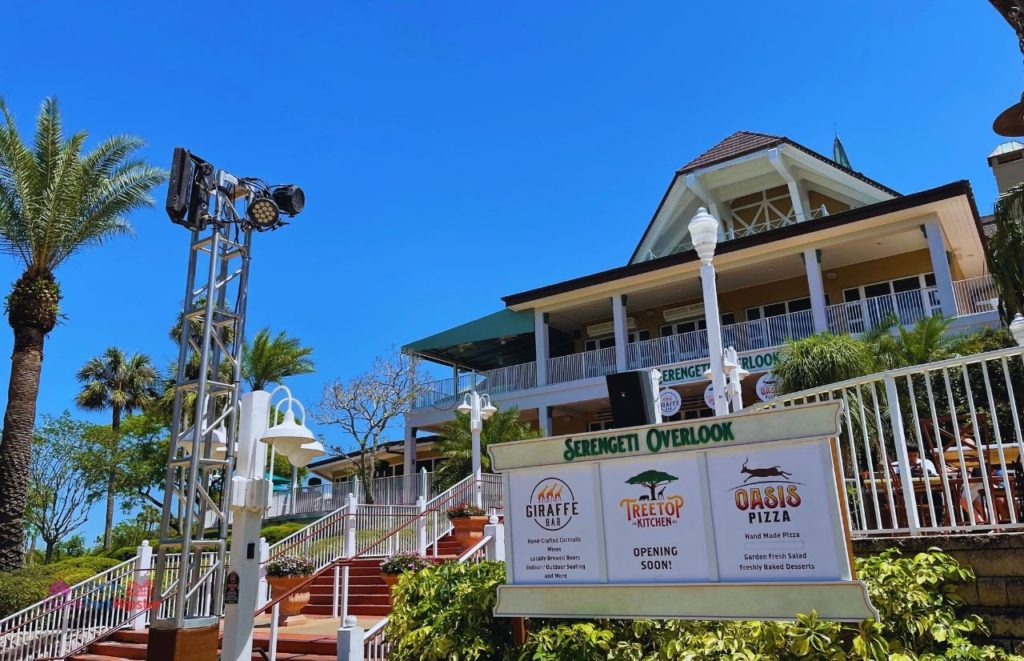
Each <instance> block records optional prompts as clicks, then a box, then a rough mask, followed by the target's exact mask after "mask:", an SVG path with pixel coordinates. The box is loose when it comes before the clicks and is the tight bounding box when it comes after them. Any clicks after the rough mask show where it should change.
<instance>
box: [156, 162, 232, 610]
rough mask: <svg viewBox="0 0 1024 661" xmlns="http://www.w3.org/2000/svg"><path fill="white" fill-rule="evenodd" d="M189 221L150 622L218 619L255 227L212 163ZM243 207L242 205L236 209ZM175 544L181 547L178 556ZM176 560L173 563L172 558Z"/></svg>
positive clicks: (226, 178)
mask: <svg viewBox="0 0 1024 661" xmlns="http://www.w3.org/2000/svg"><path fill="white" fill-rule="evenodd" d="M216 183H217V185H216V187H215V189H214V191H213V198H214V204H213V205H212V208H211V210H210V211H211V213H210V215H209V216H208V217H207V222H206V223H205V224H204V226H203V227H201V228H198V229H193V230H192V237H191V242H190V245H189V258H188V278H187V284H186V287H185V304H184V310H183V313H182V317H181V319H180V322H179V324H180V329H179V331H178V332H179V333H180V335H179V347H178V363H177V371H176V377H175V390H174V413H173V419H172V423H171V441H170V449H169V458H168V465H167V482H166V486H165V489H164V507H163V517H162V520H161V523H160V544H159V547H158V549H157V562H156V575H155V579H154V581H153V586H152V588H151V594H152V602H151V605H150V607H151V618H150V621H151V622H152V626H153V628H154V629H195V628H199V627H211V626H214V625H216V624H217V623H218V622H219V619H220V617H219V616H220V613H221V612H222V610H223V609H222V600H223V589H222V588H223V581H224V572H225V567H226V551H227V548H226V537H227V532H228V516H227V515H228V503H229V502H230V497H231V494H230V493H229V491H230V486H231V479H230V478H231V471H232V466H233V462H234V456H233V455H234V451H235V436H236V433H237V421H236V416H237V410H238V396H239V382H240V380H241V368H242V365H241V359H242V342H243V338H244V337H245V308H246V298H247V287H248V280H249V258H250V249H251V246H252V229H251V227H249V226H248V225H246V224H245V223H244V222H243V219H244V217H245V216H244V214H245V203H246V202H248V201H249V200H250V199H251V197H252V193H251V192H250V191H249V190H248V189H246V188H245V187H244V186H239V185H238V180H237V179H235V178H234V177H233V176H231V175H229V174H227V173H225V172H223V171H218V172H217V174H216ZM240 209H241V210H240ZM179 548H180V556H176V555H175V554H177V553H178V551H179ZM179 563H180V564H179Z"/></svg>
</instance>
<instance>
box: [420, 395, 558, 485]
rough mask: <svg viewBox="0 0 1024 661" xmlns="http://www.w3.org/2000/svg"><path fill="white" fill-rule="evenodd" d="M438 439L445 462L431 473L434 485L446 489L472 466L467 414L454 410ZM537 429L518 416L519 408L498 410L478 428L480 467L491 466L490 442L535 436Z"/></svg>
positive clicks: (488, 468) (487, 469) (467, 472)
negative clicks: (488, 447)
mask: <svg viewBox="0 0 1024 661" xmlns="http://www.w3.org/2000/svg"><path fill="white" fill-rule="evenodd" d="M440 436H441V439H440V441H439V442H438V444H437V451H438V453H439V454H440V455H441V456H442V457H443V458H444V462H443V463H442V464H441V465H440V466H439V467H438V469H437V473H436V474H435V475H434V488H435V489H447V488H449V487H451V486H452V485H453V484H455V483H457V482H458V481H459V480H461V479H462V478H464V477H466V476H467V475H469V474H470V473H471V472H472V470H473V468H472V466H473V434H472V432H470V429H469V416H468V415H466V414H465V413H456V414H455V419H454V420H449V421H447V422H445V423H444V426H443V427H442V428H441V434H440ZM538 436H540V433H539V432H537V431H536V430H534V429H533V428H532V427H531V426H530V423H528V422H523V421H522V420H520V419H519V409H518V408H516V407H514V406H513V407H509V408H507V409H502V410H499V411H498V412H497V413H495V414H494V415H492V416H491V417H490V418H489V419H488V420H487V421H486V422H485V423H484V428H483V430H482V431H481V432H480V467H481V468H482V469H483V471H484V472H489V471H490V470H491V458H490V456H489V455H488V454H487V446H489V445H491V444H492V443H504V442H506V441H519V440H522V439H524V438H537V437H538Z"/></svg>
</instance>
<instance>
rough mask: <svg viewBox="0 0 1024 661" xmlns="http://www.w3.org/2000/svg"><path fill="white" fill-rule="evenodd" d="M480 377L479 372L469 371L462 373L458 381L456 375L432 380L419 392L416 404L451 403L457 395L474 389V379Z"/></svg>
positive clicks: (436, 404)
mask: <svg viewBox="0 0 1024 661" xmlns="http://www.w3.org/2000/svg"><path fill="white" fill-rule="evenodd" d="M479 378H480V377H479V375H478V374H476V373H473V372H469V373H467V374H460V375H459V379H458V383H456V382H455V378H454V377H448V378H447V379H438V380H436V381H430V382H428V383H426V384H424V385H423V387H422V388H421V389H420V391H419V392H418V393H417V395H416V401H415V404H414V406H415V407H416V408H419V407H423V406H438V405H442V404H448V403H451V402H453V401H454V400H455V398H456V396H458V395H462V394H464V393H467V392H469V391H470V390H472V389H473V385H474V383H473V382H474V380H475V379H479Z"/></svg>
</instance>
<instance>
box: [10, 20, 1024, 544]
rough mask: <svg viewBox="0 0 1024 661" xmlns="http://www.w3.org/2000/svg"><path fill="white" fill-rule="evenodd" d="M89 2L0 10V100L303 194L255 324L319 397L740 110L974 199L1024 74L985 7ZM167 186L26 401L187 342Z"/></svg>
mask: <svg viewBox="0 0 1024 661" xmlns="http://www.w3.org/2000/svg"><path fill="white" fill-rule="evenodd" d="M102 6H103V9H102V10H101V9H98V7H100V5H95V4H92V3H80V2H47V3H11V4H10V5H9V6H8V7H6V8H5V10H4V14H5V16H4V19H5V20H4V22H5V24H6V25H7V26H9V27H8V29H7V30H5V35H4V39H3V40H0V95H2V96H3V97H4V98H5V99H6V100H7V102H8V104H9V105H10V106H11V108H12V109H13V111H14V112H15V114H16V116H17V118H18V120H19V123H20V125H21V126H22V127H23V130H24V131H28V130H29V129H30V128H31V124H32V121H33V119H34V115H35V112H36V110H37V108H38V105H39V103H40V101H41V100H42V98H43V97H45V96H48V95H56V96H57V97H58V98H59V100H60V102H61V105H62V110H63V113H64V117H65V122H66V126H67V128H68V129H75V130H77V129H88V131H89V132H90V134H91V135H92V136H93V137H94V138H101V137H105V136H107V135H110V134H113V133H132V134H136V135H139V136H142V137H143V138H144V139H145V140H146V142H147V144H148V146H147V148H146V150H145V153H144V156H145V157H146V158H147V159H149V160H150V161H152V162H154V163H156V164H159V165H161V166H164V167H166V166H167V165H169V161H170V155H171V151H172V149H173V147H174V146H176V145H182V146H185V147H187V148H189V149H191V150H193V151H195V152H196V153H197V154H199V155H201V156H203V157H204V158H206V159H208V160H210V161H212V162H213V163H215V164H216V165H217V166H219V167H223V168H225V169H228V170H230V171H233V172H235V173H237V174H239V175H255V176H260V177H262V178H264V179H266V180H269V181H275V182H295V183H298V184H300V185H301V186H302V187H303V188H304V189H305V191H306V197H307V206H306V210H305V211H304V212H303V213H302V215H300V216H299V217H297V218H296V219H295V221H294V224H292V225H290V226H288V227H286V228H284V229H283V230H282V231H279V232H276V233H273V234H265V235H261V236H258V237H257V239H256V245H255V249H254V256H253V269H252V281H251V290H250V291H251V294H250V310H249V312H250V317H249V328H250V329H257V328H260V327H262V326H265V325H269V326H271V327H272V328H273V329H275V330H278V329H285V330H287V331H288V332H289V333H292V334H295V335H298V336H299V337H301V338H302V340H303V341H304V342H306V343H308V344H310V345H312V346H313V347H315V349H316V354H315V357H316V361H317V364H318V367H319V371H318V373H317V374H315V375H310V376H304V377H298V378H294V379H292V381H291V383H290V385H292V386H293V388H294V390H295V391H296V394H297V395H298V396H299V397H300V398H301V399H302V400H303V401H305V402H306V403H315V402H316V401H317V400H318V399H319V394H320V389H321V387H322V385H323V383H324V381H325V380H327V379H329V378H335V377H342V378H345V377H350V376H353V375H355V374H357V373H359V372H361V371H363V370H364V369H365V368H366V367H367V366H368V365H369V363H370V361H371V359H372V357H373V356H374V355H377V354H380V353H384V352H386V351H388V350H389V348H390V347H391V345H401V344H403V343H406V342H408V341H411V340H414V339H417V338H420V337H423V336H425V335H429V334H432V333H434V332H437V331H440V330H443V329H444V328H446V327H448V326H451V325H455V324H457V323H461V322H463V321H467V320H469V319H473V318H475V317H477V316H481V315H483V314H487V313H489V312H492V311H494V310H496V309H498V308H499V307H500V305H501V301H500V296H502V295H505V294H510V293H514V292H518V291H523V290H526V289H529V288H532V287H535V286H539V285H543V284H548V283H552V282H557V281H560V280H563V279H565V278H569V277H573V276H579V275H584V274H586V273H591V272H594V271H598V270H603V269H606V268H610V267H613V266H618V265H621V264H624V263H625V262H626V261H627V259H628V258H629V255H630V253H631V252H632V249H633V247H634V245H635V243H636V241H637V240H638V238H639V235H640V233H641V232H642V231H643V228H644V227H645V226H646V223H647V222H648V220H649V219H650V217H651V214H652V213H653V211H654V209H655V207H656V205H657V203H658V200H659V199H660V198H661V195H662V194H663V193H664V190H665V187H666V186H667V185H668V183H669V181H670V179H671V176H672V173H673V171H674V170H675V169H676V168H678V167H679V166H680V165H682V164H683V163H685V162H686V161H688V160H689V159H691V158H692V157H693V156H695V155H696V154H698V153H700V152H701V151H703V150H704V149H706V148H707V147H709V146H711V145H712V144H714V143H715V142H717V141H718V140H720V139H722V138H723V137H725V136H726V135H728V134H730V133H732V132H733V131H735V130H739V129H746V130H752V131H762V132H766V133H775V134H782V135H787V136H789V137H791V138H793V139H794V140H796V141H798V142H800V143H802V144H804V145H806V146H808V147H810V148H812V149H817V150H819V151H822V152H823V153H830V152H829V150H830V148H831V141H832V136H833V131H834V129H835V128H836V127H837V128H838V130H839V133H840V136H841V137H842V139H843V142H844V144H845V145H846V149H847V152H848V154H849V156H850V160H851V162H852V164H853V166H854V168H855V169H858V170H861V171H863V172H864V173H865V174H867V175H868V176H870V177H872V178H874V179H876V180H878V181H881V182H883V183H886V184H888V185H890V186H892V187H894V188H896V189H897V190H899V191H901V192H912V191H916V190H921V189H924V188H929V187H932V186H936V185H940V184H943V183H947V182H949V181H953V180H957V179H963V178H967V179H970V180H971V182H972V184H973V185H974V190H975V194H976V196H977V199H978V204H979V207H980V209H981V210H982V212H983V213H985V212H987V211H988V210H989V209H990V208H991V203H992V200H993V198H994V195H995V186H994V182H993V180H992V175H991V173H990V171H989V169H988V166H987V164H986V162H985V156H986V155H987V154H988V152H989V151H990V150H991V149H992V148H993V147H994V146H995V145H996V144H998V143H999V142H1000V139H999V138H998V136H996V135H995V134H993V133H992V131H991V121H992V119H993V117H995V115H996V114H997V113H998V112H999V111H1001V110H1002V109H1003V108H1005V107H1006V106H1007V105H1009V104H1010V103H1012V102H1013V101H1015V100H1017V98H1018V97H1019V93H1020V91H1021V89H1022V85H1024V76H1022V75H1021V73H1022V66H1021V57H1020V53H1019V51H1018V49H1017V42H1016V39H1015V38H1014V36H1013V34H1012V31H1011V30H1010V28H1009V27H1008V26H1007V25H1006V24H1005V23H1004V22H1003V21H1002V19H1001V18H1000V17H999V16H998V14H997V13H996V12H995V11H994V10H993V9H992V8H991V7H990V6H989V5H988V3H985V2H962V1H960V0H933V1H932V2H927V3H902V2H895V3H894V2H891V1H878V2H859V3H822V2H819V1H810V0H802V1H788V2H783V3H760V2H752V1H751V2H739V3H696V2H689V3H684V2H667V1H664V2H654V1H650V2H644V3H583V2H562V3H547V2H545V3H541V2H522V3H480V2H447V1H446V2H359V3H337V2H320V3H288V4H283V3H270V2H248V3H242V4H238V3H205V4H204V5H203V9H202V11H203V13H202V15H200V14H199V13H198V11H196V12H195V13H193V11H192V10H191V9H190V8H189V3H178V4H174V3H171V4H152V3H123V4H120V5H118V4H115V3H105V4H104V5H102ZM196 8H198V6H196ZM163 195H164V191H163V190H160V191H159V192H158V194H157V198H158V204H157V206H156V208H154V209H149V210H144V211H141V212H139V213H138V214H136V216H135V218H134V221H135V227H136V237H135V238H134V239H118V240H115V241H112V242H111V243H109V244H108V245H106V246H104V247H102V248H99V249H93V250H90V251H88V252H86V253H83V254H81V255H79V256H77V257H76V258H74V259H72V261H70V262H69V263H68V264H67V265H66V266H64V267H62V268H61V270H60V271H59V272H58V276H59V278H60V281H61V283H62V285H63V287H64V294H65V300H64V312H65V313H66V315H67V320H66V321H65V322H64V324H63V325H62V326H60V327H58V328H57V329H56V330H55V331H54V332H53V333H52V335H51V337H50V338H49V339H48V341H47V345H46V354H45V364H44V368H43V378H42V387H41V392H40V397H39V411H40V413H53V414H57V413H59V412H60V411H62V410H63V409H65V408H72V409H73V408H74V405H73V401H72V399H73V397H74V394H75V392H76V391H77V387H78V386H77V384H76V382H75V380H74V372H75V371H76V370H77V368H78V367H79V366H80V365H81V364H82V363H83V362H84V361H85V360H86V359H87V358H89V357H90V356H93V355H96V354H98V353H100V352H101V351H102V350H103V349H104V348H105V347H107V346H111V345H116V346H120V347H122V348H124V349H125V350H128V351H144V352H147V353H149V354H150V355H151V356H152V357H153V358H154V359H155V360H156V361H157V363H158V364H160V365H165V364H166V363H168V362H169V361H170V360H172V359H173V358H174V355H175V347H174V346H173V345H172V344H171V342H170V341H169V340H168V339H167V329H168V327H169V325H170V324H171V322H172V320H173V319H174V316H175V314H176V313H177V310H178V309H179V307H180V305H181V291H182V289H183V286H184V277H185V266H186V264H185V260H186V256H187V255H186V246H187V240H188V236H187V232H186V231H185V230H183V229H181V228H180V227H177V226H174V225H172V224H171V223H170V222H169V221H168V219H167V217H166V215H165V214H164V212H163V210H162V206H163ZM19 273H20V269H19V267H18V265H17V264H16V263H15V262H14V261H13V260H10V259H8V258H3V259H0V282H3V283H9V282H13V280H15V279H16V278H17V276H18V275H19ZM3 286H4V287H6V286H7V285H6V284H4V285H3ZM5 327H6V325H5ZM10 346H11V335H10V333H9V332H8V331H0V355H2V356H4V357H5V359H4V360H0V382H2V383H3V384H6V383H7V378H8V372H9V363H8V361H7V360H6V356H7V355H9V351H10ZM2 392H6V391H5V390H0V393H2ZM80 415H82V416H83V417H88V418H92V419H96V420H101V419H104V418H105V416H97V415H95V414H85V413H80ZM320 431H322V432H324V433H325V434H326V436H327V438H328V440H330V441H333V442H338V441H340V440H341V439H340V437H339V435H338V433H337V432H335V431H333V430H331V429H321V430H320ZM98 518H99V517H93V521H90V523H89V524H88V526H87V528H86V533H87V537H88V538H89V540H90V541H91V539H92V537H93V536H94V535H95V534H96V533H97V532H98V531H99V530H100V529H101V523H99V522H98V521H97V519H98Z"/></svg>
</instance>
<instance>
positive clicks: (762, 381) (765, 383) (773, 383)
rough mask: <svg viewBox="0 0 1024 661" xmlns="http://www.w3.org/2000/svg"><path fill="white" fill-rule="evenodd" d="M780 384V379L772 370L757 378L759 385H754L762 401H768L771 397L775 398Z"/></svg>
mask: <svg viewBox="0 0 1024 661" xmlns="http://www.w3.org/2000/svg"><path fill="white" fill-rule="evenodd" d="M778 386H779V379H778V377H777V376H775V375H774V374H772V373H771V372H765V373H764V374H762V375H761V377H760V378H759V379H758V380H757V385H756V386H754V390H755V392H756V393H757V398H758V399H759V400H761V401H762V402H767V401H768V400H769V399H775V394H776V391H777V389H778Z"/></svg>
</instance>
